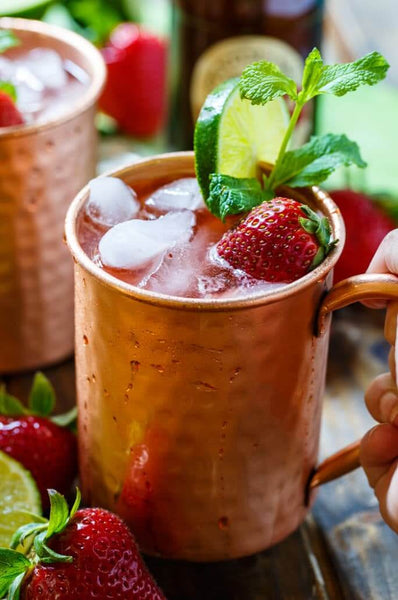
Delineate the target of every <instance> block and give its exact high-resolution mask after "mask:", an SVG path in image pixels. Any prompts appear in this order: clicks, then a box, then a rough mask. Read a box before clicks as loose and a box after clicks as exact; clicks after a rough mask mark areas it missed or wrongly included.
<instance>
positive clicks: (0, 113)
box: [0, 90, 25, 127]
mask: <svg viewBox="0 0 398 600" xmlns="http://www.w3.org/2000/svg"><path fill="white" fill-rule="evenodd" d="M24 122H25V121H24V119H23V117H22V115H21V113H20V112H19V110H18V109H17V107H16V105H15V102H14V101H13V99H12V98H11V96H9V95H8V94H6V93H5V92H2V91H1V90H0V127H10V126H11V125H22V124H23V123H24Z"/></svg>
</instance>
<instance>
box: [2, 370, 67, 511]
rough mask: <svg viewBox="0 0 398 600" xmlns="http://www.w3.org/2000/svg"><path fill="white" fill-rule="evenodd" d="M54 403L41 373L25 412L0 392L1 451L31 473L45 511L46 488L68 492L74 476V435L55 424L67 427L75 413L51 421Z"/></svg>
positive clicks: (47, 382) (37, 376)
mask: <svg viewBox="0 0 398 600" xmlns="http://www.w3.org/2000/svg"><path fill="white" fill-rule="evenodd" d="M54 403H55V396H54V390H53V388H52V386H51V384H50V382H49V381H48V380H47V379H46V378H45V377H44V375H43V374H42V373H37V374H36V376H35V378H34V382H33V386H32V391H31V394H30V401H29V408H28V409H27V408H25V407H24V406H23V405H22V404H21V403H20V402H19V400H17V399H16V398H14V397H13V396H10V395H9V394H7V393H6V392H5V390H4V388H2V389H0V413H3V414H0V450H2V451H3V452H6V453H7V454H9V455H10V456H12V457H13V458H15V459H16V460H18V461H19V462H20V463H22V464H23V465H24V467H25V468H26V469H28V470H29V471H30V472H31V473H32V475H33V478H34V479H35V481H36V483H37V486H38V488H39V491H40V494H41V498H42V503H43V508H44V509H46V508H48V494H47V489H48V488H50V487H52V486H57V487H58V489H60V490H61V491H62V492H63V493H68V492H69V491H70V489H71V486H72V483H73V481H74V479H75V477H76V475H77V442H76V436H75V434H74V433H73V432H72V431H70V430H69V429H66V428H65V427H63V426H60V425H59V424H58V423H62V424H63V425H69V424H70V423H71V421H73V419H74V418H75V411H71V412H70V413H68V414H66V415H62V416H60V415H58V416H57V417H53V420H51V419H50V418H49V415H50V413H51V412H52V409H53V407H54ZM54 421H55V422H54Z"/></svg>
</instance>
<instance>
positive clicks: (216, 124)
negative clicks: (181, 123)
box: [194, 78, 289, 199]
mask: <svg viewBox="0 0 398 600" xmlns="http://www.w3.org/2000/svg"><path fill="white" fill-rule="evenodd" d="M288 123H289V113H288V110H287V106H286V103H285V101H284V100H283V99H282V98H277V99H276V100H272V101H271V102H268V103H267V104H265V105H264V106H254V105H253V104H251V103H250V101H249V100H242V99H241V98H240V94H239V79H238V78H234V79H229V80H228V81H226V82H224V83H222V84H221V85H220V86H218V87H217V88H216V89H215V90H214V91H213V92H212V93H211V94H209V95H208V96H207V98H206V101H205V103H204V105H203V107H202V110H201V111H200V114H199V117H198V120H197V122H196V127H195V141H194V147H195V162H196V176H197V178H198V181H199V185H200V188H201V190H202V194H203V196H204V198H205V199H206V198H207V196H208V192H209V175H210V174H211V173H222V174H223V175H231V176H233V177H255V176H256V170H257V163H258V161H264V162H267V163H271V164H273V163H274V162H275V160H276V157H277V155H278V151H279V148H280V145H281V143H282V140H283V137H284V135H285V132H286V129H287V126H288Z"/></svg>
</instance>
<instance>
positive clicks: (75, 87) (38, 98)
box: [0, 42, 90, 124]
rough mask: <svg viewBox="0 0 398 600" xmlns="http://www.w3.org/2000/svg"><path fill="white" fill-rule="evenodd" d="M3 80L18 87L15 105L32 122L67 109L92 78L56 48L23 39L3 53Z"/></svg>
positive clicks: (0, 69) (0, 71)
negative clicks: (34, 44)
mask: <svg viewBox="0 0 398 600" xmlns="http://www.w3.org/2000/svg"><path fill="white" fill-rule="evenodd" d="M0 81H2V82H6V83H10V84H12V85H13V86H14V87H15V91H16V97H17V99H16V105H17V107H18V109H19V111H20V112H21V114H22V116H23V118H24V121H25V122H26V123H28V124H30V123H36V122H45V121H49V120H52V119H54V118H57V117H59V116H60V115H62V114H63V113H65V112H67V111H68V109H69V108H70V106H71V104H72V105H73V104H74V103H76V102H77V101H78V100H79V98H80V97H81V95H82V92H83V90H84V88H85V87H87V86H88V85H89V84H90V77H89V75H88V74H87V73H86V71H85V70H84V69H82V68H81V67H80V66H78V65H77V64H76V63H75V62H73V61H72V60H71V59H69V58H64V57H62V56H61V54H59V52H57V51H56V50H54V49H52V48H46V47H41V46H33V45H32V44H27V43H26V42H24V43H21V44H20V45H19V46H16V47H13V48H10V49H9V50H7V52H5V53H4V54H2V55H0Z"/></svg>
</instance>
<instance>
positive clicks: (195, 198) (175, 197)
mask: <svg viewBox="0 0 398 600" xmlns="http://www.w3.org/2000/svg"><path fill="white" fill-rule="evenodd" d="M145 205H146V206H147V207H148V208H151V209H154V210H156V211H158V212H169V211H172V210H182V209H184V208H185V209H188V210H200V209H202V208H205V203H204V202H203V198H202V194H201V193H200V189H199V185H198V182H197V180H196V179H195V178H194V177H185V178H183V179H177V180H176V181H172V182H171V183H167V184H166V185H164V186H163V187H161V188H159V189H157V190H156V192H154V193H153V194H152V195H151V196H150V197H149V198H148V199H147V200H146V202H145Z"/></svg>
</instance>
